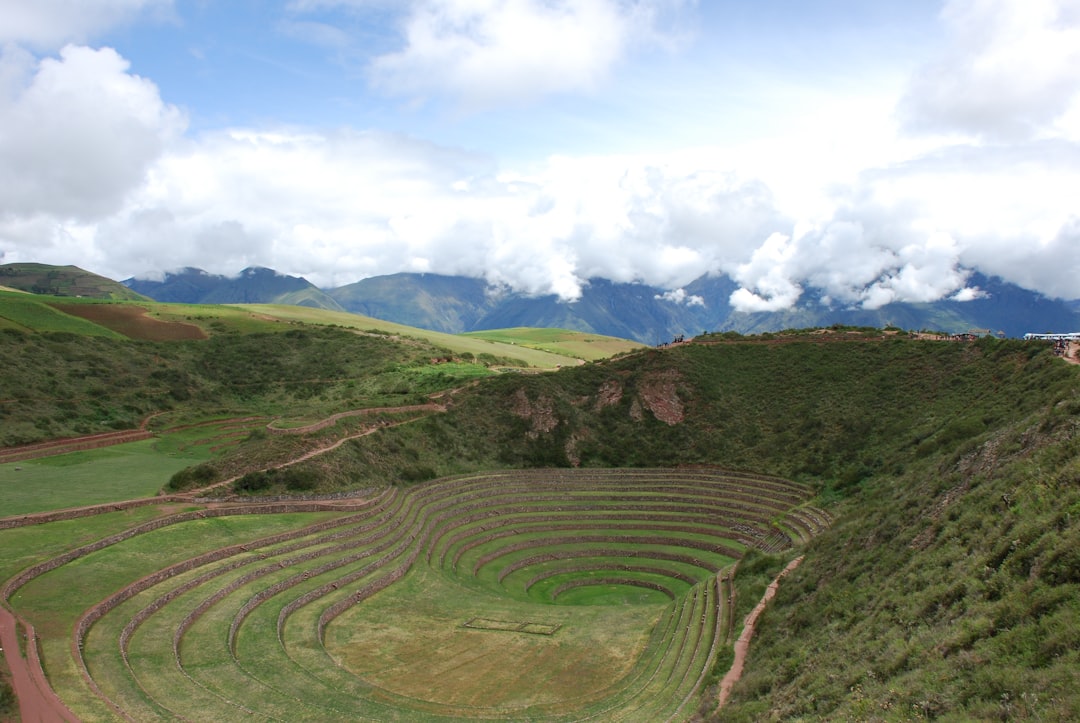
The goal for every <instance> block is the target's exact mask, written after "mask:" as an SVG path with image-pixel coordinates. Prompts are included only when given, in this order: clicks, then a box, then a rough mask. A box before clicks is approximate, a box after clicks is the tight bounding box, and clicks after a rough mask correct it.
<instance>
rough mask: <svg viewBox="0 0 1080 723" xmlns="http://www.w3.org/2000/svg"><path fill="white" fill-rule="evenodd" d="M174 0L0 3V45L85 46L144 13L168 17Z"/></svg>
mask: <svg viewBox="0 0 1080 723" xmlns="http://www.w3.org/2000/svg"><path fill="white" fill-rule="evenodd" d="M172 5H173V0H92V1H90V0H0V17H2V18H3V19H4V20H3V22H0V45H4V44H7V43H18V44H21V45H28V46H31V47H34V48H38V49H53V48H59V47H60V46H62V45H65V44H67V43H72V42H75V43H83V42H86V41H87V39H89V38H90V37H92V36H94V35H96V34H97V33H99V32H102V31H104V30H107V29H109V28H112V27H114V26H116V25H118V24H121V23H125V22H130V21H132V20H134V19H135V18H137V17H139V16H140V15H142V14H144V13H151V14H156V15H158V16H159V17H167V16H169V15H170V14H171V10H172Z"/></svg>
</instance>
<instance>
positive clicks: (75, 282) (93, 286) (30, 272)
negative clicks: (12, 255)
mask: <svg viewBox="0 0 1080 723" xmlns="http://www.w3.org/2000/svg"><path fill="white" fill-rule="evenodd" d="M0 286H7V287H9V288H12V289H18V290H20V291H29V292H31V293H34V294H48V295H52V296H73V297H79V296H81V297H86V298H92V299H117V300H129V301H140V300H141V301H148V300H149V299H148V297H146V296H143V295H142V294H139V293H137V292H135V291H133V290H131V289H129V288H128V287H126V286H124V285H123V284H120V283H118V282H116V281H113V280H112V279H107V278H105V277H104V276H98V275H97V274H92V273H90V272H89V271H84V270H83V269H80V268H79V267H77V266H50V265H48V264H29V263H27V264H2V265H0Z"/></svg>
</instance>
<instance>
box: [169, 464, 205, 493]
mask: <svg viewBox="0 0 1080 723" xmlns="http://www.w3.org/2000/svg"><path fill="white" fill-rule="evenodd" d="M217 479H218V472H217V470H216V469H214V468H213V467H212V466H211V465H209V464H206V463H203V464H197V465H194V466H192V467H185V468H184V469H182V470H180V471H179V472H177V473H176V474H174V475H173V476H172V477H171V478H170V479H169V482H168V484H166V485H165V489H167V490H169V491H171V492H182V491H184V490H189V489H192V488H196V487H206V486H208V485H211V484H213V483H214V482H216V481H217Z"/></svg>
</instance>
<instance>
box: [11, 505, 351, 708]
mask: <svg viewBox="0 0 1080 723" xmlns="http://www.w3.org/2000/svg"><path fill="white" fill-rule="evenodd" d="M334 514H337V513H298V514H281V515H257V516H243V515H238V516H235V517H219V518H208V519H203V520H196V521H191V522H185V523H180V524H177V525H171V526H167V527H164V528H161V529H159V530H155V531H153V532H148V533H145V534H142V535H138V536H136V537H133V538H130V539H128V540H124V541H122V542H119V543H117V544H115V545H112V546H110V547H108V548H105V549H103V550H99V551H97V552H94V553H91V554H89V555H87V556H85V557H82V558H79V559H77V560H73V561H72V562H70V563H68V564H66V565H64V566H62V567H61V568H59V569H57V570H54V571H52V572H49V573H46V574H44V575H41V576H39V577H37V578H35V579H33V580H32V581H30V582H29V583H28V584H27V585H25V586H23V587H22V588H20V589H19V590H18V591H17V592H16V593H15V595H14V596H13V597H12V599H11V604H12V607H13V608H14V609H15V610H16V611H17V612H18V613H19V614H21V615H23V616H25V617H26V618H27V619H28V620H29V621H30V622H31V623H32V624H33V625H34V626H35V627H36V628H37V630H38V633H39V637H40V641H41V647H42V651H43V655H44V661H45V666H46V671H47V673H48V675H49V680H50V683H51V684H52V686H53V688H54V689H55V690H56V691H57V692H58V693H59V694H60V695H61V697H63V698H64V699H65V700H68V701H70V702H71V703H70V704H72V705H73V706H74V707H75V709H76V711H77V712H78V713H79V715H80V718H82V719H83V720H87V721H90V720H112V716H111V715H109V714H108V712H107V711H106V710H105V709H104V707H103V706H102V704H101V703H100V702H99V701H98V700H97V699H96V698H95V697H94V696H93V695H92V694H90V692H89V691H88V690H87V689H86V686H85V683H84V682H83V680H82V678H81V676H80V675H79V673H78V670H77V668H76V666H75V663H74V660H73V659H72V658H71V656H70V635H71V631H72V629H73V626H74V624H75V621H76V620H77V619H78V617H79V615H81V614H82V612H83V611H84V610H86V609H87V608H89V607H90V606H91V605H92V604H94V603H96V602H98V601H101V600H103V599H105V598H106V597H107V596H108V595H110V594H111V593H113V592H115V591H117V590H119V589H120V588H122V587H124V586H125V585H127V584H130V583H132V582H134V581H136V580H138V579H139V578H141V577H143V576H145V575H148V574H150V573H152V572H155V571H156V570H160V569H161V568H163V567H167V566H168V565H171V564H173V563H176V562H179V561H181V560H184V559H187V558H189V557H193V556H196V555H198V554H200V553H203V552H208V551H211V550H215V549H218V548H220V547H225V546H229V545H235V544H240V543H244V542H249V541H253V540H256V539H259V538H262V537H266V536H269V535H273V534H275V533H278V532H284V531H287V530H294V529H298V528H301V527H303V526H306V525H309V524H312V523H314V522H318V521H320V520H323V519H326V518H328V517H330V516H333V515H334ZM80 521H81V520H79V521H76V522H80ZM51 524H59V523H51ZM49 526H50V525H46V526H45V527H49ZM7 532H14V531H5V532H4V533H2V534H5V535H6V534H7ZM0 539H3V538H0ZM199 594H201V595H206V594H207V593H206V590H201V591H200V593H199ZM170 649H171V648H170ZM91 664H92V665H93V664H95V663H91Z"/></svg>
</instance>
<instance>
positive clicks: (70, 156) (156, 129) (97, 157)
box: [0, 46, 184, 220]
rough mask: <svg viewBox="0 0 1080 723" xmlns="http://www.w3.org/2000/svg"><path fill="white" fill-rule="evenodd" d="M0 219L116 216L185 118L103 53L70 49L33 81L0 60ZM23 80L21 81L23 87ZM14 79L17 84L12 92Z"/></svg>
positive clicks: (8, 59)
mask: <svg viewBox="0 0 1080 723" xmlns="http://www.w3.org/2000/svg"><path fill="white" fill-rule="evenodd" d="M12 67H18V68H20V69H21V70H20V71H19V72H10V71H9V72H0V77H3V78H4V80H5V81H6V82H4V84H3V87H2V88H0V91H2V92H3V95H2V96H0V211H2V212H3V214H4V215H8V216H11V215H14V216H19V217H32V216H34V215H35V214H48V215H53V216H56V217H58V218H65V217H70V218H75V219H82V220H88V219H93V218H98V217H101V216H103V215H106V214H108V213H111V212H113V211H115V210H117V209H118V208H119V205H120V203H121V202H122V201H123V199H124V197H125V195H126V194H127V193H128V192H129V191H130V190H132V189H134V188H136V187H138V186H141V185H142V183H143V181H144V177H145V173H146V170H147V168H148V167H149V165H150V164H151V163H152V162H153V161H154V160H155V159H156V158H157V157H158V156H159V155H160V154H161V152H162V151H163V149H164V147H165V145H166V144H167V143H168V142H169V140H170V139H171V138H174V137H176V136H177V135H178V134H179V133H180V132H182V130H183V127H184V119H183V116H182V115H181V114H180V112H179V111H177V109H176V108H174V107H172V106H168V105H166V104H164V103H163V102H162V101H161V98H160V96H159V95H158V91H157V88H156V87H155V86H154V84H153V83H151V82H149V81H147V80H144V79H142V78H139V77H138V76H134V75H130V74H129V73H128V72H127V70H128V63H127V61H125V60H124V59H123V58H121V57H120V56H119V55H118V54H117V53H116V52H115V51H113V50H111V49H108V48H105V49H102V50H92V49H90V48H85V47H78V46H67V47H65V48H63V49H62V50H61V51H60V57H59V58H46V59H44V60H42V61H41V62H40V64H38V65H37V68H36V72H32V74H30V75H28V71H31V68H30V67H29V64H28V63H27V56H26V55H25V54H24V53H21V52H19V51H12V52H11V53H6V52H5V53H4V54H3V55H2V56H0V68H4V69H9V68H12ZM20 76H21V77H20ZM16 79H19V80H21V82H16Z"/></svg>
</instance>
